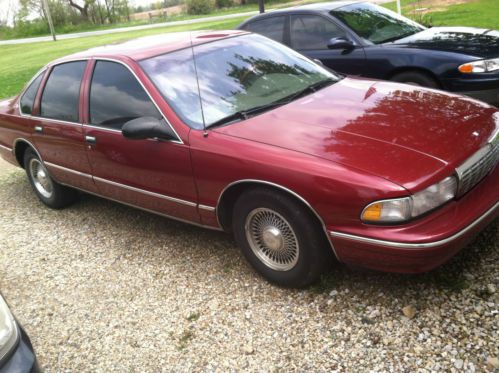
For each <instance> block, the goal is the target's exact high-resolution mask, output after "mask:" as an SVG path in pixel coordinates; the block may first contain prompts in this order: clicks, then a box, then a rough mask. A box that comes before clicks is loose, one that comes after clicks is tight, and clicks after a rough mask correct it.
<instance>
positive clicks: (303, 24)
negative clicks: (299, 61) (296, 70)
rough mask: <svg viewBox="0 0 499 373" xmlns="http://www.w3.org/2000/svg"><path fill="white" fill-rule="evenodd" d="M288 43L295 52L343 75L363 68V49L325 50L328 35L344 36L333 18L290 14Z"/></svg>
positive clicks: (359, 73)
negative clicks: (316, 60) (318, 61)
mask: <svg viewBox="0 0 499 373" xmlns="http://www.w3.org/2000/svg"><path fill="white" fill-rule="evenodd" d="M289 23H290V24H289V26H290V32H289V38H290V46H291V48H293V49H295V50H297V51H298V52H300V53H302V54H304V55H306V56H308V57H310V58H313V59H318V60H320V61H321V62H322V63H323V64H324V65H325V66H327V67H329V68H330V69H333V70H335V71H338V72H341V73H343V74H349V75H361V74H362V72H363V70H364V69H365V62H366V56H365V53H364V48H362V47H361V46H356V47H355V48H353V49H351V50H342V49H329V48H328V42H329V40H331V39H332V38H338V37H341V38H348V37H347V34H346V32H345V30H343V28H342V27H340V26H339V25H337V24H336V23H335V22H333V20H331V19H329V18H327V17H325V16H322V15H317V14H294V15H291V17H290V22H289Z"/></svg>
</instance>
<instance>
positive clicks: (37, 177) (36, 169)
mask: <svg viewBox="0 0 499 373" xmlns="http://www.w3.org/2000/svg"><path fill="white" fill-rule="evenodd" d="M29 173H30V175H31V179H32V180H33V185H34V186H35V188H36V190H37V191H38V193H40V194H41V195H42V196H43V197H45V198H50V197H52V193H53V192H54V184H53V183H52V179H51V178H50V176H49V173H48V171H47V169H46V168H45V166H44V165H43V164H42V162H40V161H39V160H38V159H36V158H33V159H31V161H29Z"/></svg>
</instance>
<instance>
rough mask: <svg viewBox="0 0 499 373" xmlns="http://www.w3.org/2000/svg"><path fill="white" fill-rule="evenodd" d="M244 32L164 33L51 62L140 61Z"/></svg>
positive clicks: (98, 48) (102, 47) (97, 48)
mask: <svg viewBox="0 0 499 373" xmlns="http://www.w3.org/2000/svg"><path fill="white" fill-rule="evenodd" d="M243 34H247V32H246V31H240V30H224V31H195V32H190V31H187V32H172V33H164V34H159V35H152V36H145V37H141V38H137V39H132V40H127V41H124V42H119V43H115V44H109V45H103V46H100V47H95V48H91V49H88V50H86V51H83V52H78V53H75V54H71V55H69V56H65V57H62V58H60V59H57V60H55V61H53V62H52V63H51V64H57V63H61V62H64V61H67V60H75V59H86V58H92V57H104V58H105V57H108V58H123V57H128V58H131V59H132V60H136V61H138V60H142V59H145V58H149V57H153V56H158V55H160V54H164V53H168V52H173V51H176V50H179V49H184V48H187V47H190V46H191V45H199V44H204V43H209V42H212V41H215V40H220V39H225V38H229V37H233V36H238V35H243Z"/></svg>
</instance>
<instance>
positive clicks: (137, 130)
mask: <svg viewBox="0 0 499 373" xmlns="http://www.w3.org/2000/svg"><path fill="white" fill-rule="evenodd" d="M121 132H122V133H123V136H124V137H126V138H127V139H130V140H145V139H152V138H158V139H163V140H172V139H174V138H175V137H176V136H175V134H174V133H173V131H172V130H171V128H170V127H168V126H166V125H165V124H164V123H163V122H162V121H159V120H157V119H156V118H152V117H140V118H136V119H132V120H130V121H128V122H126V123H125V124H124V125H123V127H122V128H121Z"/></svg>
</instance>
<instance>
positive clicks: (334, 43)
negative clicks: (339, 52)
mask: <svg viewBox="0 0 499 373" xmlns="http://www.w3.org/2000/svg"><path fill="white" fill-rule="evenodd" d="M327 47H328V48H329V49H353V48H354V47H355V46H354V45H353V43H352V42H351V41H350V40H347V39H345V38H332V39H331V40H329V42H328V43H327Z"/></svg>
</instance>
